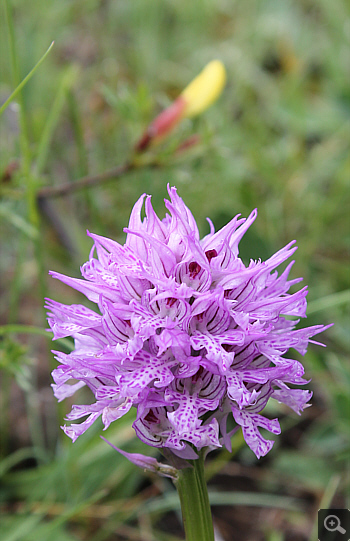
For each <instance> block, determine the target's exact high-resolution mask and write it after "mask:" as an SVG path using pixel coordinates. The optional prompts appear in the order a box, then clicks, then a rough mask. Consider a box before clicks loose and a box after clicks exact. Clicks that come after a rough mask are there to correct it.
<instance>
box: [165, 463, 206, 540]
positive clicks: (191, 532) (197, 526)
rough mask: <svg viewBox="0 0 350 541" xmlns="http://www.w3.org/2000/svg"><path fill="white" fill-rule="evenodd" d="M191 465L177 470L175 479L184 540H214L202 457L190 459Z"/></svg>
mask: <svg viewBox="0 0 350 541" xmlns="http://www.w3.org/2000/svg"><path fill="white" fill-rule="evenodd" d="M191 463H192V465H193V467H191V468H184V469H182V470H179V477H178V479H177V480H176V481H175V485H176V488H177V491H178V493H179V496H180V502H181V511H182V518H183V523H184V529H185V534H186V541H214V529H213V521H212V517H211V511H210V504H209V497H208V489H207V485H206V482H205V478H204V458H203V455H202V454H200V456H199V458H198V459H197V460H193V461H191Z"/></svg>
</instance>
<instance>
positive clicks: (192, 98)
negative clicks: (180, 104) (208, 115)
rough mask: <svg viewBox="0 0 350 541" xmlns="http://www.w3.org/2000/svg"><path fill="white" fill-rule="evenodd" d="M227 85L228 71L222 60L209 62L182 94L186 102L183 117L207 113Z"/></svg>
mask: <svg viewBox="0 0 350 541" xmlns="http://www.w3.org/2000/svg"><path fill="white" fill-rule="evenodd" d="M225 83H226V70H225V66H224V65H223V63H222V62H220V60H213V61H212V62H209V64H207V65H206V66H205V68H204V69H203V71H201V72H200V74H199V75H197V77H196V78H195V79H193V81H192V82H191V83H190V84H189V85H188V86H186V88H185V90H184V91H183V92H182V93H181V94H180V96H181V97H183V98H184V100H185V101H186V107H185V110H184V114H183V116H186V117H192V116H195V115H198V114H200V113H202V112H203V111H205V110H206V109H207V108H208V107H210V106H211V104H212V103H214V102H215V101H216V100H217V99H218V97H219V96H220V94H221V92H222V90H223V88H224V86H225Z"/></svg>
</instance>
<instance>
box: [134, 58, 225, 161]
mask: <svg viewBox="0 0 350 541" xmlns="http://www.w3.org/2000/svg"><path fill="white" fill-rule="evenodd" d="M225 83H226V70H225V66H224V65H223V63H222V62H220V60H212V61H211V62H209V64H207V65H206V66H205V68H204V69H203V70H202V71H201V73H200V74H199V75H197V77H195V79H193V81H191V83H190V84H189V85H188V86H187V87H186V88H185V90H183V91H182V93H181V94H180V96H179V97H178V98H177V99H176V100H175V101H174V102H173V103H172V104H171V105H170V106H169V107H167V109H164V111H162V112H161V113H160V114H159V115H158V116H157V117H156V118H155V119H154V120H153V122H151V124H150V125H149V126H148V128H147V129H146V131H145V133H144V134H143V136H142V137H141V139H140V140H139V142H138V143H137V145H136V147H135V150H136V151H137V152H143V151H144V150H146V149H147V148H148V147H149V145H150V144H152V143H156V142H158V141H160V140H161V139H163V138H164V137H165V136H166V135H168V134H169V133H170V132H171V131H172V130H173V129H174V128H175V126H176V125H177V124H178V123H179V122H180V121H181V120H182V119H183V118H186V117H193V116H196V115H198V114H200V113H202V112H203V111H205V110H206V109H207V108H208V107H210V105H211V104H212V103H214V102H215V101H216V100H217V99H218V97H219V96H220V94H221V92H222V90H223V88H224V86H225Z"/></svg>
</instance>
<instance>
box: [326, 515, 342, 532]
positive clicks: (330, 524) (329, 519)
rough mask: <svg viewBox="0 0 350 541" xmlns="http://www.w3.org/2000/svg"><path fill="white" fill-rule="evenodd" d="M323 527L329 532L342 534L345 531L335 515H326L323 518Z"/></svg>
mask: <svg viewBox="0 0 350 541" xmlns="http://www.w3.org/2000/svg"><path fill="white" fill-rule="evenodd" d="M323 524H324V527H325V528H326V530H328V531H329V532H335V531H337V532H340V533H342V534H344V533H346V530H344V528H342V527H341V525H340V520H339V518H338V517H337V516H336V515H327V516H326V518H325V519H324V523H323Z"/></svg>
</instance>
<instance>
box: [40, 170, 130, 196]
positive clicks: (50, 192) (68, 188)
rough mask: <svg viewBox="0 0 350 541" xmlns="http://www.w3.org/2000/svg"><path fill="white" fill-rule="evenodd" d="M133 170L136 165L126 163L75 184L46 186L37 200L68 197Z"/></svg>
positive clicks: (77, 181)
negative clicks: (77, 191)
mask: <svg viewBox="0 0 350 541" xmlns="http://www.w3.org/2000/svg"><path fill="white" fill-rule="evenodd" d="M133 169H135V165H134V164H133V163H132V162H126V163H125V164H123V165H119V166H118V167H115V168H114V169H111V170H110V171H105V172H104V173H100V174H98V175H91V176H90V175H88V176H86V177H82V178H80V179H78V180H76V181H75V182H66V183H65V184H60V185H58V186H45V187H44V188H41V189H40V190H39V191H38V192H37V198H38V200H42V199H47V198H50V197H59V196H62V195H67V194H70V193H72V192H75V191H76V190H80V189H82V188H87V187H88V186H95V185H97V184H102V183H103V182H106V181H107V180H111V179H113V178H118V177H121V176H122V175H124V174H126V173H129V172H130V171H132V170H133Z"/></svg>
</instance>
